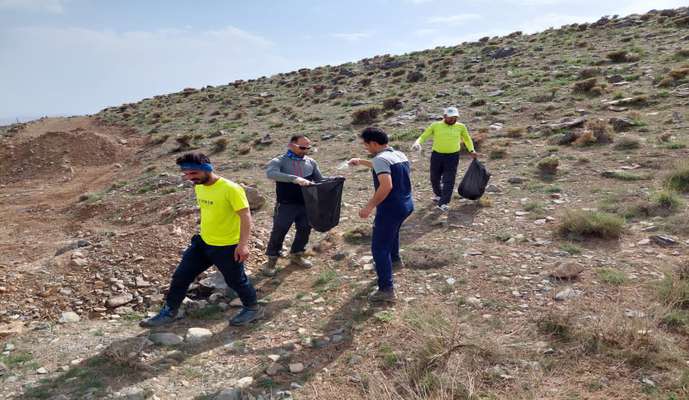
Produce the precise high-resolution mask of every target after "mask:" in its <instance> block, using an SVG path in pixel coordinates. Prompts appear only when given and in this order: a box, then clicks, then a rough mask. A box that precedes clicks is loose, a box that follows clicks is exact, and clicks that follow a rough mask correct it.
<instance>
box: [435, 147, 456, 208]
mask: <svg viewBox="0 0 689 400" xmlns="http://www.w3.org/2000/svg"><path fill="white" fill-rule="evenodd" d="M457 166H459V152H457V153H449V154H445V153H437V152H435V151H434V152H433V153H432V154H431V186H432V187H433V193H434V194H435V195H436V196H438V197H440V201H439V202H438V205H442V204H448V203H449V202H450V199H451V198H452V191H453V190H454V188H455V179H456V178H457Z"/></svg>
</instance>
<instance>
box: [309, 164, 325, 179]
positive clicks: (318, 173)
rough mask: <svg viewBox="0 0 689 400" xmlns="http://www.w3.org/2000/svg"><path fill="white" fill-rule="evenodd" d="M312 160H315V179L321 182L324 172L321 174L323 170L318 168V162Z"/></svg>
mask: <svg viewBox="0 0 689 400" xmlns="http://www.w3.org/2000/svg"><path fill="white" fill-rule="evenodd" d="M311 161H312V162H313V181H314V182H320V181H322V180H323V174H321V170H320V168H318V163H317V162H316V161H315V160H311Z"/></svg>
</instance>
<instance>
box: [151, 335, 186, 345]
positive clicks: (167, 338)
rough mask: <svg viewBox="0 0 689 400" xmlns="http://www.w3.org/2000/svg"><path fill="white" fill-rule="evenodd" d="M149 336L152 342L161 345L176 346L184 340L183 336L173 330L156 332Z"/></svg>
mask: <svg viewBox="0 0 689 400" xmlns="http://www.w3.org/2000/svg"><path fill="white" fill-rule="evenodd" d="M148 338H149V339H150V340H151V342H153V343H155V344H157V345H161V346H175V345H178V344H180V343H182V342H183V341H184V339H183V338H182V337H181V336H179V335H177V334H175V333H171V332H158V333H154V334H152V335H151V336H149V337H148Z"/></svg>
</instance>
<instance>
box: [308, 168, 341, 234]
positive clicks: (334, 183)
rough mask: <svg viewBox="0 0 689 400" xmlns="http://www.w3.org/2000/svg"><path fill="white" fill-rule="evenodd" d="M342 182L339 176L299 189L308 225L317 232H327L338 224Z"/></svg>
mask: <svg viewBox="0 0 689 400" xmlns="http://www.w3.org/2000/svg"><path fill="white" fill-rule="evenodd" d="M344 181H345V178H344V177H341V176H335V177H326V178H324V179H323V180H322V181H320V182H316V183H314V184H313V185H309V186H302V187H301V192H302V194H303V195H304V205H305V206H306V216H307V217H308V218H309V224H310V225H311V227H312V228H313V229H315V230H317V231H318V232H327V231H329V230H331V229H333V228H334V227H336V226H337V224H339V223H340V206H341V203H342V188H343V187H344Z"/></svg>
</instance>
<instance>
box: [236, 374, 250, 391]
mask: <svg viewBox="0 0 689 400" xmlns="http://www.w3.org/2000/svg"><path fill="white" fill-rule="evenodd" d="M252 383H254V378H253V377H250V376H245V377H244V378H241V379H239V380H238V381H237V387H238V388H240V389H246V388H248V387H249V386H251V384H252Z"/></svg>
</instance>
